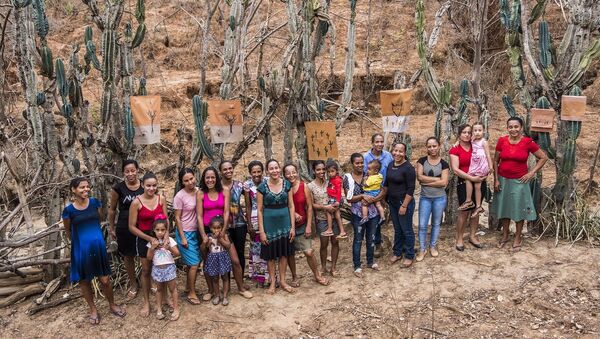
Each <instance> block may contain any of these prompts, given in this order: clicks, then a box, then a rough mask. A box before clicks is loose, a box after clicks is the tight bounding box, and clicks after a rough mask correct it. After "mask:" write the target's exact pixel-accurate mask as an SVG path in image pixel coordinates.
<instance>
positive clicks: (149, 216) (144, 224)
mask: <svg viewBox="0 0 600 339" xmlns="http://www.w3.org/2000/svg"><path fill="white" fill-rule="evenodd" d="M137 199H138V200H139V201H140V205H142V208H140V210H139V211H138V217H137V227H138V228H139V229H140V231H143V232H148V231H152V224H154V217H155V216H157V215H159V214H162V213H163V210H162V205H161V204H160V195H159V196H158V204H156V207H155V208H154V209H153V210H151V209H149V208H147V207H146V206H144V204H143V203H142V200H140V198H139V197H137Z"/></svg>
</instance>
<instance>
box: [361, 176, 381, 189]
mask: <svg viewBox="0 0 600 339" xmlns="http://www.w3.org/2000/svg"><path fill="white" fill-rule="evenodd" d="M382 182H383V175H381V173H377V174H375V175H369V176H368V177H367V180H365V184H364V187H363V190H365V191H377V190H380V189H381V183H382Z"/></svg>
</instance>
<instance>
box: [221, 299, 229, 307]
mask: <svg viewBox="0 0 600 339" xmlns="http://www.w3.org/2000/svg"><path fill="white" fill-rule="evenodd" d="M221 305H223V306H227V305H229V299H227V297H225V298H223V302H221Z"/></svg>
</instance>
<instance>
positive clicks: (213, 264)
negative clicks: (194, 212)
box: [204, 215, 231, 306]
mask: <svg viewBox="0 0 600 339" xmlns="http://www.w3.org/2000/svg"><path fill="white" fill-rule="evenodd" d="M209 228H210V234H209V235H208V244H206V245H205V246H208V254H207V255H206V262H205V263H204V270H205V272H206V273H207V274H208V276H209V277H210V280H211V283H212V285H213V288H212V290H213V291H215V296H214V298H213V299H212V303H213V305H218V304H219V301H220V300H219V298H220V297H219V276H220V277H221V279H222V280H223V299H222V300H223V302H222V303H223V306H227V305H229V299H227V294H228V293H229V272H230V271H231V259H230V258H229V252H228V251H229V248H230V247H231V242H230V241H229V238H228V237H227V233H226V232H223V229H224V228H225V222H224V221H223V217H221V216H220V215H217V216H216V217H214V218H212V219H211V220H210V225H209ZM205 250H206V248H205Z"/></svg>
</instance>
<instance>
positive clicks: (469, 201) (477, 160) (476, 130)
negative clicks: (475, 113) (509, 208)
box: [458, 122, 493, 217]
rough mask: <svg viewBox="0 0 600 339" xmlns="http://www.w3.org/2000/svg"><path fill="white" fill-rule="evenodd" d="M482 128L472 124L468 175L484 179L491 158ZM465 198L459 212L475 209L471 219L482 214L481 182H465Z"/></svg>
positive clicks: (477, 124)
mask: <svg viewBox="0 0 600 339" xmlns="http://www.w3.org/2000/svg"><path fill="white" fill-rule="evenodd" d="M483 134H484V127H483V124H482V123H479V122H478V123H475V124H473V138H472V140H471V149H472V155H471V164H470V165H469V175H472V176H476V177H485V176H487V175H488V173H489V172H490V169H491V168H492V166H493V165H492V158H491V157H490V150H489V147H488V143H487V141H486V140H485V139H484V137H483ZM465 185H466V192H467V197H466V200H465V202H464V203H463V204H462V205H460V206H459V207H458V210H459V211H465V210H468V209H470V208H473V207H475V211H473V214H472V215H471V216H472V217H476V216H477V215H479V214H480V213H482V212H483V208H482V207H481V201H482V199H483V198H482V196H481V182H471V181H469V180H465ZM473 191H475V202H473Z"/></svg>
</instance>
